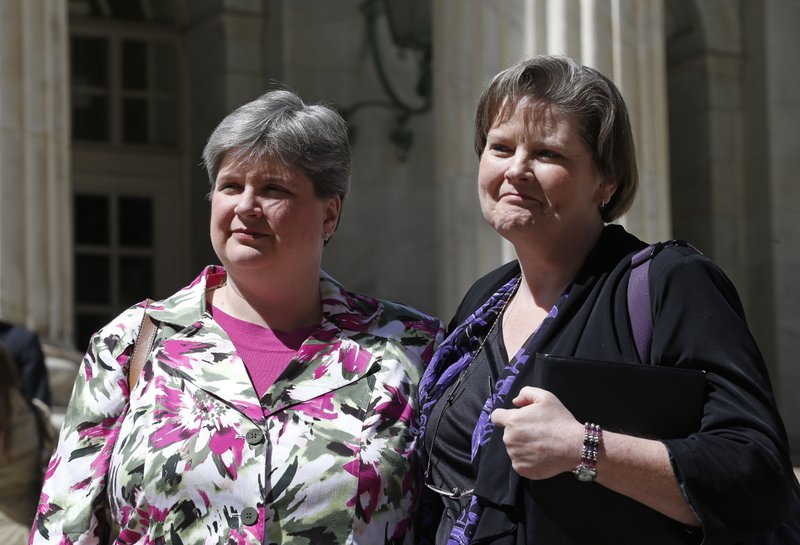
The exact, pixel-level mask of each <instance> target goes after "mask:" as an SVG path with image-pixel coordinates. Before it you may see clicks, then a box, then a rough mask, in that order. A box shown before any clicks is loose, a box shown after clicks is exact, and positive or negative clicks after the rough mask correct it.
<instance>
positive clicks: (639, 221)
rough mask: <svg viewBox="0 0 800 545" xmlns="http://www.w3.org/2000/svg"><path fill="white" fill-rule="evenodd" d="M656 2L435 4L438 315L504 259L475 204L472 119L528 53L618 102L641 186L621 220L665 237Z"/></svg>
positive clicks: (466, 0)
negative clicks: (565, 62) (493, 85)
mask: <svg viewBox="0 0 800 545" xmlns="http://www.w3.org/2000/svg"><path fill="white" fill-rule="evenodd" d="M661 1H662V0H641V1H639V0H581V1H580V2H579V1H577V0H508V1H503V2H482V1H480V0H436V1H435V2H434V17H433V21H434V29H433V37H434V74H435V81H434V93H435V94H434V108H435V132H436V138H435V142H436V145H437V149H436V191H437V193H436V198H437V205H438V206H437V210H438V211H439V218H438V221H439V224H438V236H439V241H438V248H439V266H438V270H439V279H438V281H439V290H438V291H439V300H438V312H439V313H440V314H441V315H442V316H449V315H451V313H452V312H453V310H454V309H455V305H456V304H457V303H458V301H459V299H460V297H461V296H462V295H463V293H464V291H465V290H466V289H467V287H468V286H469V285H470V284H471V282H472V281H474V280H475V279H476V278H477V277H478V276H480V275H481V274H483V273H485V272H487V271H488V270H490V269H492V268H493V267H495V266H497V265H499V264H500V263H502V262H504V261H507V260H508V259H511V258H513V251H511V249H510V247H509V246H508V244H507V243H506V242H505V241H502V240H501V239H500V238H499V237H498V236H497V235H496V234H495V233H494V232H493V231H492V229H491V228H489V227H488V226H486V225H485V223H484V221H483V217H482V216H481V213H480V209H479V207H478V199H477V191H476V183H477V182H476V180H477V167H478V161H477V157H476V155H475V153H474V151H473V145H472V138H473V117H474V112H475V106H476V104H477V100H478V97H479V96H480V92H481V90H482V88H483V87H484V86H485V84H486V83H487V82H488V81H489V79H490V78H491V76H493V75H494V74H496V73H497V72H499V71H500V70H502V69H503V68H505V67H507V66H508V65H510V64H512V63H514V62H515V61H517V60H519V59H521V58H523V57H525V56H528V55H532V54H536V53H558V54H566V55H569V56H571V57H574V58H576V59H578V60H581V61H582V62H584V63H586V64H588V65H590V66H594V67H596V68H598V69H599V70H601V71H602V72H603V73H605V74H606V75H608V76H609V77H610V78H611V79H613V80H614V81H615V82H616V83H617V85H619V87H620V90H621V91H622V93H623V95H624V96H625V98H626V101H627V103H628V107H629V109H630V113H631V118H632V123H633V130H634V133H635V137H636V142H637V148H638V157H639V175H640V182H641V189H640V193H639V197H638V199H637V202H636V204H635V205H634V208H633V209H632V210H631V212H630V213H629V214H628V215H627V216H626V217H625V218H623V220H622V221H621V223H623V224H625V225H626V227H627V228H628V229H629V230H631V231H632V232H633V233H635V234H637V235H638V236H640V237H642V238H644V239H648V240H656V239H663V238H668V237H669V235H670V220H669V215H670V209H669V191H668V189H669V188H668V162H667V159H668V148H667V119H666V82H665V53H664V31H663V9H662V3H661Z"/></svg>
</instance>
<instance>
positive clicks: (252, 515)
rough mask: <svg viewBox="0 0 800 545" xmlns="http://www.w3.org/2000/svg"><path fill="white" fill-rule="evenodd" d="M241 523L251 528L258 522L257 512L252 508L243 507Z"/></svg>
mask: <svg viewBox="0 0 800 545" xmlns="http://www.w3.org/2000/svg"><path fill="white" fill-rule="evenodd" d="M241 516H242V522H244V523H245V524H246V525H247V526H252V525H254V524H255V523H256V522H258V510H256V509H254V508H253V507H245V508H244V509H242V515H241Z"/></svg>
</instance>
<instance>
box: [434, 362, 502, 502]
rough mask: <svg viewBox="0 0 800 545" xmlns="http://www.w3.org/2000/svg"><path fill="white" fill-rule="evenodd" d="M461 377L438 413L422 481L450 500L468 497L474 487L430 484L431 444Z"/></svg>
mask: <svg viewBox="0 0 800 545" xmlns="http://www.w3.org/2000/svg"><path fill="white" fill-rule="evenodd" d="M464 374H466V373H462V377H463V375H464ZM462 377H459V381H458V382H457V383H456V387H455V388H453V391H452V392H451V393H450V395H449V396H448V397H447V400H446V401H445V408H444V409H442V412H441V413H439V420H437V421H436V427H435V428H434V429H433V439H431V448H430V451H429V452H428V463H427V465H426V467H425V483H424V484H425V487H426V488H428V490H431V491H432V492H435V493H436V494H438V495H440V496H443V497H445V498H449V499H451V500H458V499H461V498H468V497H470V496H472V493H473V492H474V491H475V489H474V488H467V489H466V490H461V489H460V488H458V487H457V486H454V487H453V488H451V489H450V490H447V489H444V488H441V487H439V486H436V485H435V484H431V482H430V476H431V460H432V459H433V445H434V443H436V436H437V435H438V434H439V424H441V423H442V416H443V413H444V411H445V409H447V408H449V407H450V406H452V405H453V402H454V401H455V398H456V392H457V390H458V386H459V385H460V383H461V378H462ZM489 395H494V380H493V379H492V376H491V375H489Z"/></svg>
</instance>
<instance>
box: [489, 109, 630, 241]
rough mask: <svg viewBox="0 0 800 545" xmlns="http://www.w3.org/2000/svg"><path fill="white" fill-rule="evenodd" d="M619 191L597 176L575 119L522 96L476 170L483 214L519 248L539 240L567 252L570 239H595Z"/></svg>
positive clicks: (492, 134) (493, 133)
mask: <svg viewBox="0 0 800 545" xmlns="http://www.w3.org/2000/svg"><path fill="white" fill-rule="evenodd" d="M503 113H507V112H501V114H503ZM614 189H615V186H614V184H612V183H609V182H608V181H606V180H604V179H603V178H602V176H601V175H600V174H599V172H598V171H597V168H596V167H595V164H594V161H593V158H592V153H591V151H590V150H589V148H588V147H587V146H586V144H585V143H584V142H583V141H582V140H581V138H580V133H579V127H578V121H577V119H576V118H575V117H574V116H571V115H568V114H563V113H561V112H560V111H559V110H558V108H557V107H555V106H552V105H550V104H544V103H540V102H531V101H530V100H528V99H523V100H522V101H520V102H519V103H518V104H517V105H516V106H514V110H513V112H510V115H500V116H499V119H498V120H496V121H495V123H494V124H493V125H492V127H491V128H490V129H489V132H488V134H487V139H486V147H485V148H484V150H483V153H482V154H481V160H480V168H479V171H478V194H479V198H480V203H481V210H482V211H483V215H484V217H485V218H486V221H487V222H489V224H490V225H491V226H492V227H494V229H495V230H496V231H497V232H498V233H500V234H501V235H502V236H503V237H505V238H507V239H508V240H509V241H511V242H512V243H513V244H515V245H516V244H517V243H522V242H530V241H532V240H541V241H543V242H547V243H551V244H555V245H562V246H563V247H565V248H567V249H568V247H569V241H570V240H572V239H573V237H586V236H591V235H592V234H594V233H596V232H598V231H597V230H599V229H601V228H602V226H603V221H602V218H601V217H600V204H601V202H603V201H606V202H607V201H608V200H609V199H610V197H611V195H612V194H613V193H614ZM532 237H533V238H532Z"/></svg>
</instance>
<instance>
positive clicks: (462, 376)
mask: <svg viewBox="0 0 800 545" xmlns="http://www.w3.org/2000/svg"><path fill="white" fill-rule="evenodd" d="M520 282H522V277H521V276H519V277H517V283H516V285H514V287H513V288H512V289H511V293H510V294H509V295H508V299H506V300H505V302H503V306H502V307H501V308H500V312H498V313H497V317H496V318H495V320H494V322H492V327H490V328H489V331H487V332H486V335H484V336H483V339H482V340H481V344H480V345H479V346H478V349H477V350H476V351H475V354H474V355H473V356H472V360H470V362H469V364H467V366H466V367H465V368H464V370H463V371H461V373H460V374H459V375H458V379H457V380H456V383H455V385H454V386H453V389H452V391H451V392H450V395H449V396H447V403H448V404H452V403H453V400H454V399H455V397H456V394H457V393H458V387H459V386H461V383H462V382H464V380H465V379H466V376H467V375H469V374H471V373H469V372H468V371H469V369H470V368H471V367H472V364H473V363H475V359H476V358H477V357H478V355H479V354H480V353H481V351H482V350H483V345H485V344H486V340H487V339H488V338H489V337H490V336H491V335H492V332H493V331H494V328H495V327H497V323H498V322H499V321H500V320H502V319H503V314H504V313H505V311H506V309H507V308H508V305H509V304H510V303H511V299H513V298H514V295H515V294H516V293H517V290H518V289H519V285H520ZM489 394H490V395H491V394H492V392H489ZM440 420H441V417H440ZM437 428H438V426H437Z"/></svg>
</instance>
